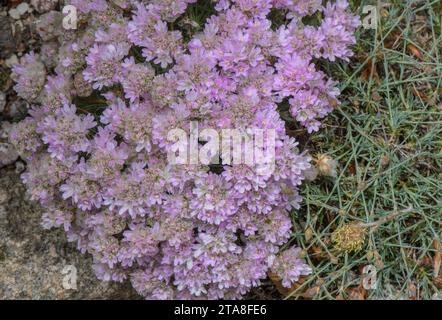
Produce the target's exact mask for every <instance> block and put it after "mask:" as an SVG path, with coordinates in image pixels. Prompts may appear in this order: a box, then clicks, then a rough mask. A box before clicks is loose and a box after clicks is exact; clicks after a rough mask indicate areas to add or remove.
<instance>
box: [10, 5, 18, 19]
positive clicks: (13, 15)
mask: <svg viewBox="0 0 442 320" xmlns="http://www.w3.org/2000/svg"><path fill="white" fill-rule="evenodd" d="M9 16H10V17H11V18H12V19H14V20H20V11H18V10H17V9H16V8H12V9H11V10H9Z"/></svg>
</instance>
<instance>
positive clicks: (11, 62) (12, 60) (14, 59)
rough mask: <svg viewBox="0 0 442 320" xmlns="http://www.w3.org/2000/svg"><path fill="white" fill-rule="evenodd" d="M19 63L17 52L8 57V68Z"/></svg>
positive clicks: (6, 62)
mask: <svg viewBox="0 0 442 320" xmlns="http://www.w3.org/2000/svg"><path fill="white" fill-rule="evenodd" d="M17 63H19V61H18V57H17V55H16V54H13V55H12V56H10V57H9V58H8V59H6V60H5V65H6V66H7V67H8V68H11V67H12V66H13V65H14V64H17Z"/></svg>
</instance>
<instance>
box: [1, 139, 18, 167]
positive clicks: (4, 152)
mask: <svg viewBox="0 0 442 320" xmlns="http://www.w3.org/2000/svg"><path fill="white" fill-rule="evenodd" d="M17 159H18V153H17V151H15V149H14V146H13V145H12V144H10V143H0V168H1V167H3V166H7V165H10V164H13V163H14V162H15V161H16V160H17Z"/></svg>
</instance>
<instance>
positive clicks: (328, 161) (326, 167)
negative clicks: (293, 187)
mask: <svg viewBox="0 0 442 320" xmlns="http://www.w3.org/2000/svg"><path fill="white" fill-rule="evenodd" d="M315 162H316V168H317V170H318V173H319V174H320V175H323V176H327V177H336V176H337V171H336V169H337V167H338V162H337V161H336V160H334V159H333V158H332V157H330V156H329V155H327V154H320V155H318V156H317V157H316V159H315Z"/></svg>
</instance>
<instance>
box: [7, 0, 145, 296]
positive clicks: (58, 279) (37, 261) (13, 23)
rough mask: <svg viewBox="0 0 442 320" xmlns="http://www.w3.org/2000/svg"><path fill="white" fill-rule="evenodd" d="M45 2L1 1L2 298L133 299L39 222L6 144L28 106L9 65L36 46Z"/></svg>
mask: <svg viewBox="0 0 442 320" xmlns="http://www.w3.org/2000/svg"><path fill="white" fill-rule="evenodd" d="M49 3H52V4H51V6H52V7H55V6H56V5H58V1H53V0H51V1H39V0H32V1H29V2H27V1H19V0H12V1H3V0H1V1H0V299H133V298H137V294H136V293H135V292H134V291H133V289H132V288H131V286H130V284H129V283H125V284H115V283H106V282H102V281H99V280H98V279H97V278H96V277H95V275H94V273H93V270H92V267H91V265H92V261H91V259H90V257H88V256H86V255H83V254H81V253H80V252H78V251H77V250H76V249H75V246H74V245H73V244H70V243H68V242H67V240H66V237H65V235H64V233H63V231H62V230H53V231H46V230H44V229H43V228H42V227H41V225H40V221H41V213H42V212H41V208H40V207H39V206H38V205H37V204H35V203H33V202H32V201H30V200H29V198H28V196H27V194H26V190H25V187H24V186H23V184H22V182H21V180H20V173H21V172H22V171H24V170H25V166H26V164H25V163H24V162H22V161H21V160H20V159H19V157H18V154H17V153H16V152H15V150H14V148H13V147H12V145H11V144H9V143H8V139H7V136H8V132H9V130H10V128H11V125H12V123H13V122H14V121H16V120H18V119H20V118H22V117H23V116H24V115H25V114H26V112H27V107H28V106H27V104H26V103H25V102H24V101H23V100H21V99H19V98H18V97H17V96H16V95H15V94H14V92H13V88H12V86H13V83H12V81H11V79H10V77H9V75H10V66H11V64H12V63H14V62H16V61H17V60H18V59H19V58H20V56H21V55H23V54H24V52H26V51H27V50H29V49H32V48H35V47H38V45H39V43H38V41H37V40H36V37H35V36H34V28H35V25H36V22H37V20H38V18H39V16H40V14H41V13H43V12H45V11H46V9H48V8H45V7H44V4H47V5H48V4H49ZM51 6H49V7H51ZM49 10H50V9H49Z"/></svg>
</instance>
